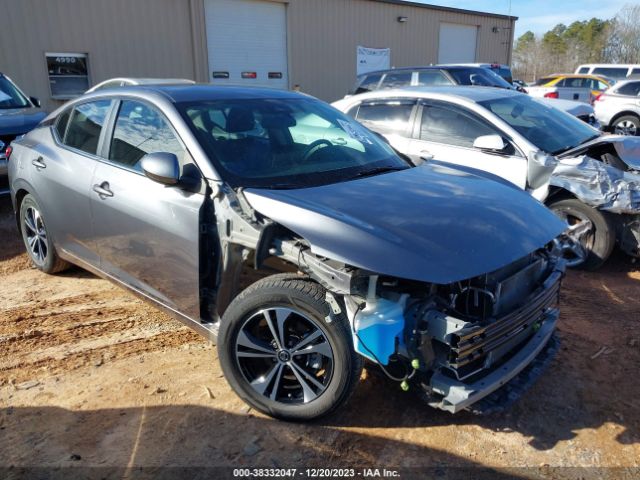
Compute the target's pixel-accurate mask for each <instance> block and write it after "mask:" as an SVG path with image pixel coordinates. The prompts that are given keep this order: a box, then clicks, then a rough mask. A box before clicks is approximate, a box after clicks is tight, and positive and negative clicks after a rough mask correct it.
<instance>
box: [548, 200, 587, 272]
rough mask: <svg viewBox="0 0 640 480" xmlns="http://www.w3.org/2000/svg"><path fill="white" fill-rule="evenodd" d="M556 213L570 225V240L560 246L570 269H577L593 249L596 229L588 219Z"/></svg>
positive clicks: (562, 212) (565, 213)
mask: <svg viewBox="0 0 640 480" xmlns="http://www.w3.org/2000/svg"><path fill="white" fill-rule="evenodd" d="M555 213H556V215H558V216H559V217H560V218H562V219H563V220H564V221H565V222H566V223H567V224H568V225H569V228H568V229H567V231H566V236H567V237H568V238H567V240H566V241H564V242H563V243H562V244H561V245H560V247H561V249H562V252H563V255H564V259H565V260H566V262H567V266H568V267H577V266H579V265H581V264H582V263H584V261H585V260H586V258H587V256H588V252H589V251H591V250H592V249H593V246H594V242H595V227H594V225H593V223H592V222H591V220H589V219H588V218H587V217H582V216H580V215H577V214H576V213H574V212H572V213H569V212H566V211H556V212H555Z"/></svg>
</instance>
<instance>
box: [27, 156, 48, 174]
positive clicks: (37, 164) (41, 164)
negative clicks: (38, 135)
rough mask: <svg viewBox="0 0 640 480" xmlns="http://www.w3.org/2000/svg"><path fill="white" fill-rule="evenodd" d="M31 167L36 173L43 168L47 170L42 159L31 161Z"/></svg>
mask: <svg viewBox="0 0 640 480" xmlns="http://www.w3.org/2000/svg"><path fill="white" fill-rule="evenodd" d="M31 165H33V166H34V167H36V170H37V171H40V170H42V169H43V168H47V164H46V163H44V159H43V158H42V157H38V158H36V159H35V160H31Z"/></svg>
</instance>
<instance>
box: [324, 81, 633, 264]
mask: <svg viewBox="0 0 640 480" xmlns="http://www.w3.org/2000/svg"><path fill="white" fill-rule="evenodd" d="M555 102H556V101H555V100H553V101H549V102H548V103H545V102H544V101H543V100H542V99H533V98H531V97H529V96H527V95H525V94H521V93H518V92H514V91H508V90H499V89H490V88H468V87H438V88H408V89H403V90H384V91H378V92H374V93H367V94H363V95H356V96H353V97H348V98H345V99H344V100H340V101H338V102H336V103H334V106H335V107H336V108H338V109H339V110H342V111H343V112H347V113H349V114H350V115H352V116H353V117H355V118H356V119H357V120H359V121H360V122H362V123H363V124H364V125H365V126H367V127H368V128H370V129H372V130H374V131H376V132H378V133H381V134H383V135H385V137H386V138H387V139H388V140H389V142H390V143H391V144H392V145H393V146H394V147H395V148H396V149H398V151H400V152H402V153H404V154H406V155H409V156H411V157H413V158H414V159H416V160H417V159H420V158H421V159H424V160H429V161H430V160H435V161H441V162H446V163H450V164H455V165H458V166H461V167H468V168H473V169H478V170H482V171H484V172H487V173H491V174H494V175H496V176H498V177H500V178H503V179H505V180H507V181H508V182H510V183H512V184H514V185H516V186H518V187H520V188H522V189H524V190H527V191H528V192H530V193H531V194H532V195H533V196H534V197H535V198H537V199H538V200H540V201H543V202H544V203H545V204H546V205H547V206H548V207H549V208H550V209H552V210H553V211H554V212H556V213H557V214H558V215H559V216H560V217H561V218H562V219H563V220H565V221H566V222H567V223H568V225H569V230H568V233H569V235H570V238H571V240H572V241H570V242H569V243H566V244H565V245H564V250H565V257H566V259H567V261H568V264H569V266H574V267H578V266H580V267H582V268H586V269H595V268H597V267H599V266H600V265H602V263H603V262H604V261H606V259H607V258H608V257H609V255H610V254H611V252H612V250H613V248H614V246H615V245H616V243H617V244H618V245H619V246H620V248H621V249H622V250H623V251H624V252H625V253H627V254H628V255H631V256H634V257H640V138H633V137H618V136H613V135H602V134H601V132H599V131H598V130H596V129H594V128H591V127H590V126H589V125H587V124H586V123H585V122H583V121H580V120H579V119H578V118H576V117H574V116H572V115H569V114H568V113H566V112H563V111H561V110H559V109H557V108H554V107H553V105H554V103H555ZM576 247H577V248H576Z"/></svg>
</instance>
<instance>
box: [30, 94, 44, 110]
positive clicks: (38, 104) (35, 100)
mask: <svg viewBox="0 0 640 480" xmlns="http://www.w3.org/2000/svg"><path fill="white" fill-rule="evenodd" d="M29 100H31V103H33V104H34V105H35V106H36V107H37V108H40V107H41V106H42V105H41V104H40V99H39V98H36V97H29Z"/></svg>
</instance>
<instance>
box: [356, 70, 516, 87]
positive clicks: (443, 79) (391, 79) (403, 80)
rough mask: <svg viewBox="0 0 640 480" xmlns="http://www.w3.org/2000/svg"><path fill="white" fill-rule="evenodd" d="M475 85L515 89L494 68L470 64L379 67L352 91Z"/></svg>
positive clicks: (358, 82) (362, 77)
mask: <svg viewBox="0 0 640 480" xmlns="http://www.w3.org/2000/svg"><path fill="white" fill-rule="evenodd" d="M450 85H474V86H484V87H497V88H506V89H512V88H514V86H513V85H511V84H510V83H509V82H507V81H506V80H505V79H504V78H502V77H501V76H500V75H498V74H497V73H495V72H493V71H492V70H488V69H486V68H481V67H468V66H432V67H407V68H394V69H391V70H379V71H376V72H370V73H366V74H364V75H360V76H359V77H358V79H357V80H356V84H355V86H354V87H353V90H352V93H355V94H358V93H365V92H371V91H375V90H380V89H385V88H402V87H409V86H422V87H424V86H432V87H439V86H450Z"/></svg>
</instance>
